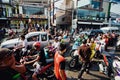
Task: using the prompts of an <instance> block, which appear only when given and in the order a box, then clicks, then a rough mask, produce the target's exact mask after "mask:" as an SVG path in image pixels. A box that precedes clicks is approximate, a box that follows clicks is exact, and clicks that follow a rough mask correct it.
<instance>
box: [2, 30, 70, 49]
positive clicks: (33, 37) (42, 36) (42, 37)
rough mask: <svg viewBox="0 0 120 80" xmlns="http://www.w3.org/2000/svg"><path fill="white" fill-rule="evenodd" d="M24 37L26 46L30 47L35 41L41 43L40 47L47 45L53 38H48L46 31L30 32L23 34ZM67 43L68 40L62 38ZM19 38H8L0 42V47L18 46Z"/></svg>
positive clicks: (11, 47)
mask: <svg viewBox="0 0 120 80" xmlns="http://www.w3.org/2000/svg"><path fill="white" fill-rule="evenodd" d="M25 39H26V40H27V42H28V46H29V47H31V46H32V44H33V43H34V42H36V41H39V42H40V43H41V47H42V48H43V47H45V46H47V44H48V42H53V41H54V40H53V39H52V38H50V37H49V36H48V34H47V32H30V33H28V34H26V35H25ZM64 41H65V42H66V43H67V44H69V40H68V39H66V40H64ZM21 42H22V41H21V39H20V38H15V39H10V40H7V41H4V42H2V43H1V48H9V49H13V48H14V47H15V46H19V45H20V44H21Z"/></svg>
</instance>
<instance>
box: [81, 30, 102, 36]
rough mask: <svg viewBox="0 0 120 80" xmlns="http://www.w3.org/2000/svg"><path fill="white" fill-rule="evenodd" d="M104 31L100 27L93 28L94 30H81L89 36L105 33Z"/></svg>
mask: <svg viewBox="0 0 120 80" xmlns="http://www.w3.org/2000/svg"><path fill="white" fill-rule="evenodd" d="M103 33H104V32H103V31H102V30H100V29H92V30H87V31H82V32H80V34H87V35H88V37H93V36H96V35H98V34H103Z"/></svg>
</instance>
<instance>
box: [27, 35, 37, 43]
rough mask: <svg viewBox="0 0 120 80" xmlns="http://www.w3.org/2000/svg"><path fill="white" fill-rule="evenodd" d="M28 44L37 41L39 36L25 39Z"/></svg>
mask: <svg viewBox="0 0 120 80" xmlns="http://www.w3.org/2000/svg"><path fill="white" fill-rule="evenodd" d="M27 41H28V42H30V41H39V35H35V36H31V37H29V38H28V39H27Z"/></svg>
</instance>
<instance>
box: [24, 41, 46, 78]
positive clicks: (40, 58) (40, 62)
mask: <svg viewBox="0 0 120 80" xmlns="http://www.w3.org/2000/svg"><path fill="white" fill-rule="evenodd" d="M33 48H34V51H33V53H32V54H30V55H29V56H27V58H35V59H33V60H31V61H24V62H23V63H24V64H33V67H35V71H34V73H33V75H32V78H33V80H38V79H37V75H38V74H40V70H41V68H42V67H43V66H45V64H46V59H45V53H44V50H43V49H41V44H40V42H35V43H34V44H33Z"/></svg>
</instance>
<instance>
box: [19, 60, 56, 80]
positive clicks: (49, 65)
mask: <svg viewBox="0 0 120 80" xmlns="http://www.w3.org/2000/svg"><path fill="white" fill-rule="evenodd" d="M53 63H54V60H53V59H46V65H45V66H42V67H41V70H40V74H38V76H37V78H38V80H56V77H55V75H54V71H53V65H54V64H53ZM34 66H35V67H34ZM39 66H40V63H39V62H35V63H34V64H33V66H32V65H31V64H28V65H26V68H27V72H26V73H25V74H24V75H23V74H22V78H23V79H21V80H32V74H33V73H34V71H35V68H36V67H39Z"/></svg>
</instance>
